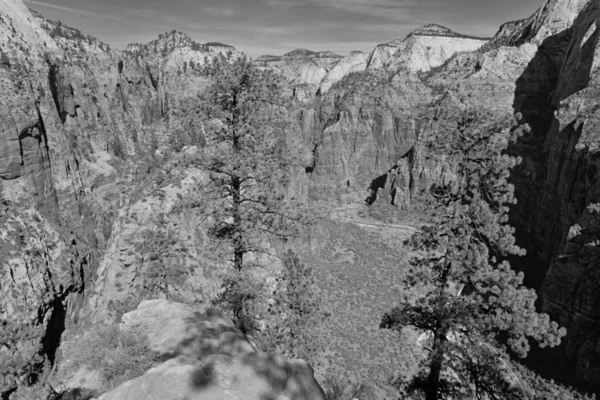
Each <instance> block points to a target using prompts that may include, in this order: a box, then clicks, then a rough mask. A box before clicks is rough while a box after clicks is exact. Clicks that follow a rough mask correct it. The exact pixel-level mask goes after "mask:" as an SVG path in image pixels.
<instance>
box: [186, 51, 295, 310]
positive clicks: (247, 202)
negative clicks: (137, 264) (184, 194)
mask: <svg viewBox="0 0 600 400" xmlns="http://www.w3.org/2000/svg"><path fill="white" fill-rule="evenodd" d="M207 71H210V76H211V79H212V81H213V82H214V83H213V84H212V85H211V86H210V87H209V88H208V89H207V91H206V92H204V93H203V94H202V95H201V97H200V99H199V100H200V101H199V102H198V109H197V112H198V114H197V115H198V118H200V119H201V121H202V124H203V126H204V128H205V132H206V146H205V147H204V148H203V150H202V152H200V153H199V155H198V158H197V160H198V163H199V164H200V167H201V168H203V169H204V170H207V171H209V172H210V174H211V178H212V181H213V184H212V185H211V189H210V190H209V193H205V196H206V197H205V198H206V200H205V201H204V210H203V211H204V212H205V213H206V215H207V216H208V219H207V221H208V224H209V234H210V236H211V237H212V239H214V241H215V242H216V243H218V244H220V246H219V252H220V254H221V255H223V257H224V258H225V259H226V260H227V261H229V262H231V265H232V266H233V274H232V275H231V276H229V277H228V278H227V279H226V282H225V288H224V291H223V294H222V296H221V297H220V299H219V300H220V301H222V302H224V303H226V304H229V305H230V306H231V308H232V309H233V311H234V318H236V319H238V320H240V321H241V320H245V319H247V318H246V317H247V316H248V312H247V309H246V305H247V304H248V303H249V301H250V300H252V299H254V298H256V294H257V291H256V288H255V286H254V285H252V284H251V282H250V281H251V275H252V274H250V273H248V272H247V270H248V269H249V267H251V266H252V265H254V264H255V263H256V259H257V255H260V254H261V253H266V252H268V246H267V239H268V238H277V239H280V240H286V239H287V238H289V237H290V236H293V235H294V234H295V233H296V228H297V223H298V222H299V221H300V220H301V213H299V212H298V208H297V207H296V206H297V203H296V202H295V200H294V199H291V198H290V197H289V196H286V190H287V187H288V184H289V180H290V176H291V175H290V174H291V173H293V172H295V168H296V167H297V165H296V164H297V161H296V157H295V155H294V153H293V151H292V149H290V148H288V146H287V141H286V130H287V129H289V126H290V121H291V119H290V114H289V102H288V100H287V97H288V96H287V95H286V94H285V90H284V86H283V82H282V80H281V79H280V78H279V77H278V76H276V75H274V74H272V73H270V72H266V71H259V70H257V69H256V68H255V67H253V65H252V63H251V62H250V61H249V60H247V59H237V60H235V61H233V62H232V63H229V62H227V61H226V60H225V59H224V58H223V57H218V58H216V59H215V60H214V61H213V62H212V63H211V64H210V65H209V66H208V68H207ZM250 255H252V257H250Z"/></svg>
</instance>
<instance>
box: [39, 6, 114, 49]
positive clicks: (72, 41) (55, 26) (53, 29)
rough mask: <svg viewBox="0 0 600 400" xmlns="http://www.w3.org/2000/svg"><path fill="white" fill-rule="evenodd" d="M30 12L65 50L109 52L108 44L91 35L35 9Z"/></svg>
mask: <svg viewBox="0 0 600 400" xmlns="http://www.w3.org/2000/svg"><path fill="white" fill-rule="evenodd" d="M31 14H32V15H33V17H34V18H35V19H36V20H37V22H38V23H39V26H40V27H41V28H42V29H44V30H45V31H46V33H47V34H48V35H49V36H50V37H51V38H52V39H53V40H54V41H55V42H56V44H57V45H58V47H59V48H60V49H62V50H64V51H66V52H90V51H94V52H106V53H108V52H110V51H111V48H110V46H109V45H108V44H106V43H104V42H102V41H100V40H98V39H96V38H95V37H93V36H90V35H88V34H85V33H83V32H81V31H80V30H79V29H75V28H71V27H70V26H67V25H65V24H63V23H62V22H60V21H51V20H49V19H47V18H46V17H44V16H43V15H42V14H40V13H38V12H37V11H35V10H31Z"/></svg>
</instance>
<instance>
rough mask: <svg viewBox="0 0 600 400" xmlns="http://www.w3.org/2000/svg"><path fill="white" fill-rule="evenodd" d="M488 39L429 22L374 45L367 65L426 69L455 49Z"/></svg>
mask: <svg viewBox="0 0 600 400" xmlns="http://www.w3.org/2000/svg"><path fill="white" fill-rule="evenodd" d="M488 40H489V39H485V38H476V37H471V36H466V35H461V34H459V33H456V32H454V31H452V30H450V29H448V28H446V27H443V26H440V25H436V24H429V25H425V26H423V27H421V28H419V29H416V30H415V31H413V32H411V33H410V34H409V35H408V36H407V37H406V38H404V39H396V40H392V41H391V42H388V43H384V44H380V45H379V46H377V47H376V48H375V49H374V50H373V52H372V53H371V57H370V59H369V65H368V68H369V69H381V68H384V69H390V70H393V71H397V70H399V69H404V68H405V69H408V70H411V71H429V70H430V69H432V68H435V67H439V66H440V65H442V64H443V63H444V62H445V61H446V60H448V59H449V58H450V57H452V56H453V55H454V54H456V53H459V52H465V51H466V52H471V51H475V50H477V49H479V48H480V47H481V46H483V45H484V44H486V43H487V42H488Z"/></svg>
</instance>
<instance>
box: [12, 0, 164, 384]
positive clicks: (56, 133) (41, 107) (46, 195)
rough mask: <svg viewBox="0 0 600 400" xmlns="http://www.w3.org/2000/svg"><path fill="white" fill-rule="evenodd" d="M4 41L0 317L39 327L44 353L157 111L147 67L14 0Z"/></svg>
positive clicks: (72, 303)
mask: <svg viewBox="0 0 600 400" xmlns="http://www.w3.org/2000/svg"><path fill="white" fill-rule="evenodd" d="M0 45H1V50H2V54H1V64H2V65H1V66H0V86H1V88H2V90H1V94H0V110H1V111H0V112H1V115H2V121H1V122H0V138H1V139H0V140H1V141H2V145H1V146H0V147H1V148H2V150H0V198H1V199H2V201H3V202H5V204H7V205H9V206H8V211H7V212H6V215H8V216H10V215H13V217H7V218H8V219H7V220H6V221H5V222H6V224H4V223H3V227H5V228H6V232H5V233H4V234H3V237H4V239H5V240H6V241H7V244H6V246H9V245H10V246H12V249H13V250H14V251H13V250H10V248H9V249H8V250H6V251H9V252H11V253H10V254H8V253H6V257H3V258H2V262H1V264H2V266H1V268H2V270H3V271H4V272H6V271H12V273H8V272H6V273H3V274H2V277H1V278H0V287H2V290H3V293H2V297H3V304H2V307H1V309H2V315H1V318H2V319H3V320H5V321H7V322H8V323H9V324H11V323H15V321H20V322H23V323H28V324H33V325H36V326H38V327H40V328H41V330H40V331H39V332H40V333H39V335H40V336H39V337H38V338H37V339H35V338H32V340H33V341H36V340H38V341H39V342H40V343H41V342H42V341H43V342H44V343H43V347H44V348H43V349H42V350H43V351H44V352H46V353H47V354H48V355H49V353H48V351H54V350H56V347H57V346H58V345H59V343H60V334H61V332H62V330H64V326H65V323H66V321H73V320H76V319H77V318H78V317H79V311H80V309H81V307H82V305H83V304H84V297H85V296H86V292H85V291H84V290H83V288H84V287H85V285H86V284H90V283H91V282H92V280H93V276H94V273H95V270H96V268H97V267H98V262H99V259H100V258H101V254H102V252H103V249H104V247H105V245H106V243H107V240H108V238H109V236H110V234H111V229H112V224H113V221H114V219H115V217H116V211H117V210H118V208H119V206H120V205H121V202H122V201H123V196H124V193H125V192H126V191H124V190H123V186H124V183H125V178H126V177H127V172H128V168H129V167H130V165H131V163H132V162H133V161H134V160H135V158H136V155H139V154H140V149H145V148H147V146H146V145H143V143H144V142H147V141H148V138H147V134H146V132H147V128H148V126H150V125H154V124H160V120H161V119H162V112H161V109H160V106H159V102H158V95H157V91H156V89H155V87H154V86H153V85H152V79H151V76H149V75H150V74H149V73H148V72H147V71H146V70H144V69H140V68H139V66H138V65H137V64H135V63H132V62H129V61H128V60H127V59H125V58H124V57H123V56H122V54H121V53H119V52H116V51H113V50H111V49H110V48H109V47H108V46H107V45H105V44H103V43H101V42H99V41H97V40H95V39H93V38H91V37H89V36H87V35H84V34H82V33H81V32H79V31H77V30H74V29H71V28H68V27H66V26H64V25H62V24H57V23H53V22H51V21H48V20H46V19H44V18H43V17H42V16H40V15H38V14H32V13H31V12H30V11H29V9H27V7H25V6H24V4H23V3H22V2H21V1H19V0H3V1H0ZM128 164H129V165H128ZM14 215H16V216H14ZM11 221H12V222H11ZM11 224H12V225H11ZM13 225H14V226H13ZM11 226H13V227H12V228H11ZM16 232H22V233H21V234H20V235H17V239H18V240H16V241H15V240H13V239H12V237H13V236H14V235H15V234H16ZM44 243H45V244H44ZM6 246H5V247H6ZM10 246H9V247H10ZM13 253H14V254H13ZM28 280H29V282H30V283H31V284H30V285H24V284H23V283H24V282H26V281H28ZM19 304H21V306H19ZM25 306H26V307H25ZM46 349H54V350H46ZM49 359H50V360H51V361H53V358H52V357H50V358H49ZM4 389H5V388H4V387H3V388H2V391H3V390H4Z"/></svg>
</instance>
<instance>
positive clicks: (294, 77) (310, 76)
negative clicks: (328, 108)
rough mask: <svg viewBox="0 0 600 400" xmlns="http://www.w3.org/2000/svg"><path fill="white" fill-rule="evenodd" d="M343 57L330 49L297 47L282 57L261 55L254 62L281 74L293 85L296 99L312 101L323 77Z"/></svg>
mask: <svg viewBox="0 0 600 400" xmlns="http://www.w3.org/2000/svg"><path fill="white" fill-rule="evenodd" d="M342 58H343V57H342V56H339V55H337V54H334V53H332V52H328V51H325V52H314V51H311V50H307V49H297V50H294V51H291V52H289V53H287V54H285V55H283V56H281V57H278V56H262V57H259V58H257V59H256V60H255V61H254V64H255V65H257V66H258V67H260V68H268V69H270V70H273V71H276V72H277V73H279V74H281V75H282V76H283V77H284V78H285V79H286V80H287V81H288V82H289V83H290V85H291V86H292V88H293V94H294V98H295V99H296V100H298V101H301V102H310V101H312V100H313V99H314V98H315V95H316V93H317V91H318V90H319V87H320V85H321V83H322V82H323V79H325V77H326V76H327V75H328V73H329V71H331V69H332V68H333V67H335V66H336V65H337V64H338V63H339V62H340V60H342Z"/></svg>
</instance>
